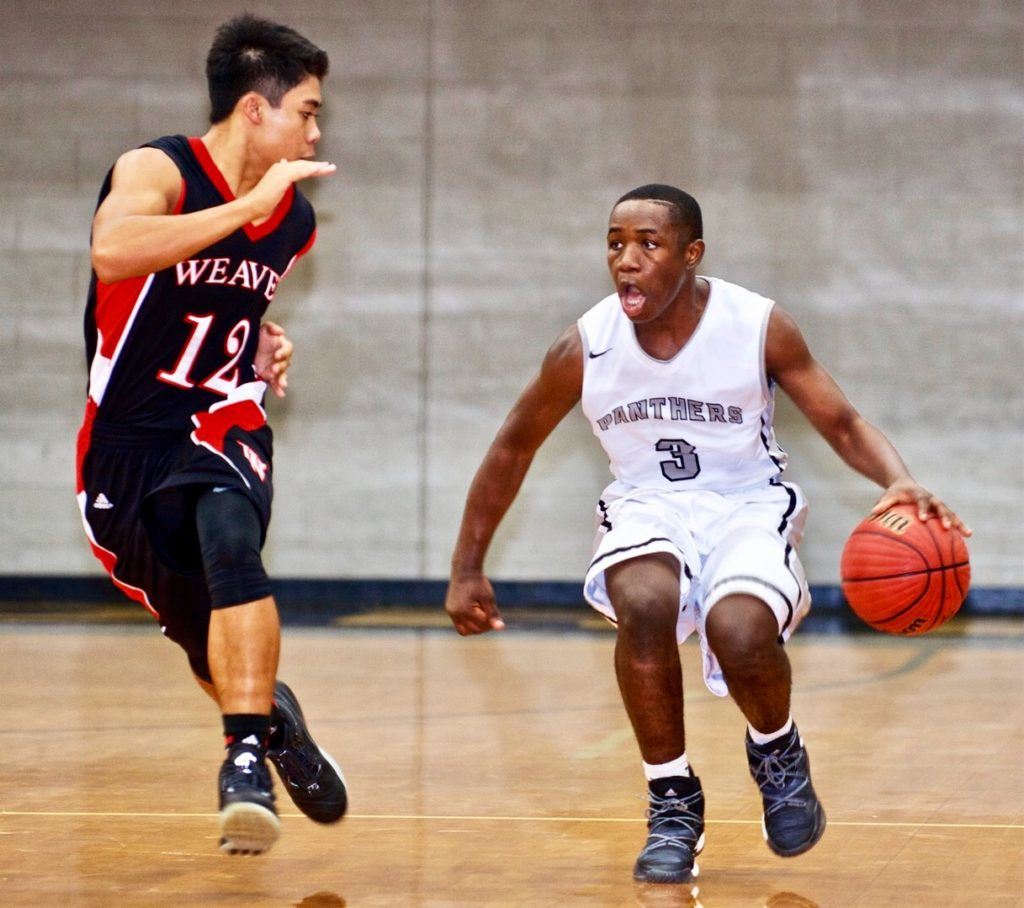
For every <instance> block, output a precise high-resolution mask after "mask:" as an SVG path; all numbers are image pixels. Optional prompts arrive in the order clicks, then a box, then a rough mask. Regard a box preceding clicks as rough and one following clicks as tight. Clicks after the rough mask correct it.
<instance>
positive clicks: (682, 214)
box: [613, 183, 704, 243]
mask: <svg viewBox="0 0 1024 908" xmlns="http://www.w3.org/2000/svg"><path fill="white" fill-rule="evenodd" d="M630 199H644V200H647V201H652V202H665V203H666V204H667V205H668V206H669V209H670V211H671V212H672V214H671V219H672V223H673V224H675V225H676V226H677V227H679V228H680V231H681V232H682V234H683V236H684V240H683V242H684V243H692V242H693V241H694V240H700V239H703V238H704V218H703V216H702V215H701V213H700V205H698V204H697V200H696V199H695V198H694V197H693V196H692V195H690V194H689V193H688V192H683V190H682V189H676V187H675V186H667V185H665V184H664V183H648V184H647V185H645V186H637V188H636V189H631V190H630V191H629V192H627V193H626V194H625V195H624V196H622V197H621V198H620V199H619V200H618V202H616V203H615V204H616V205H618V204H619V203H620V202H627V201H629V200H630ZM613 207H614V206H613Z"/></svg>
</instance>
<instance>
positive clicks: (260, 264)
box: [85, 136, 316, 430]
mask: <svg viewBox="0 0 1024 908" xmlns="http://www.w3.org/2000/svg"><path fill="white" fill-rule="evenodd" d="M145 147H151V148H159V149H160V150H161V151H163V152H164V153H165V154H166V155H167V156H168V157H169V158H170V159H171V160H172V161H173V162H174V163H175V165H176V166H177V168H178V170H179V171H180V172H181V195H180V196H179V198H178V203H177V205H176V207H175V211H174V213H175V214H187V213H189V212H192V211H200V210H202V209H204V208H212V207H214V206H216V205H222V204H224V203H225V202H229V201H231V200H233V199H234V194H233V193H232V192H231V189H230V188H229V187H228V185H227V182H226V181H225V179H224V176H223V175H222V174H221V172H220V170H219V169H218V168H217V165H216V164H215V163H214V161H213V158H211V157H210V154H209V152H208V151H207V149H206V146H205V145H204V144H203V142H202V140H201V139H198V138H186V137H185V136H164V137H163V138H160V139H156V140H155V141H153V142H149V143H147V145H146V146H145ZM112 174H113V169H111V172H110V173H108V174H107V178H106V180H105V182H104V184H103V188H102V189H101V190H100V196H99V201H98V202H97V208H98V207H99V205H100V204H102V202H103V200H104V199H105V198H106V197H107V195H108V193H109V192H110V184H111V177H112ZM315 237H316V219H315V217H314V215H313V208H312V206H311V205H310V204H309V201H308V200H307V199H306V198H305V197H304V196H303V195H302V193H301V192H300V191H299V190H298V189H297V188H296V187H295V186H292V187H291V188H289V190H288V192H287V193H285V195H284V197H283V198H282V199H281V201H280V203H279V204H278V206H277V208H276V209H275V210H274V213H273V214H272V215H271V217H270V218H269V219H268V220H267V221H265V222H264V223H262V224H260V225H259V226H253V225H252V224H246V225H245V226H244V227H243V228H242V229H240V230H236V231H235V232H234V233H232V234H230V235H229V236H226V237H224V238H223V239H222V240H219V241H218V242H216V243H214V244H213V245H211V246H208V247H207V248H205V249H203V250H201V251H200V252H196V253H195V254H193V255H192V256H191V257H190V258H188V259H187V260H186V261H184V262H179V263H178V264H176V265H172V266H171V267H170V268H165V269H163V270H162V271H158V272H155V273H153V274H148V275H143V276H140V277H134V278H128V279H126V280H123V281H118V282H116V283H114V284H105V283H103V282H102V281H100V280H99V279H98V278H97V277H96V273H95V272H93V275H92V280H91V282H90V284H89V298H88V303H87V305H86V311H85V343H86V355H87V360H88V366H89V398H90V400H91V405H92V406H95V407H96V408H97V410H96V417H97V418H98V419H100V420H102V421H104V422H107V423H114V424H120V425H125V426H132V427H135V428H139V429H147V428H152V429H155V430H166V429H182V430H190V429H191V428H192V423H191V421H190V417H191V416H192V414H193V413H196V412H198V411H201V410H208V409H209V408H210V406H212V405H213V404H215V403H217V402H218V401H220V400H223V399H224V397H226V396H227V394H228V393H229V392H230V391H232V390H233V389H234V388H235V387H237V386H238V385H239V384H243V383H245V382H249V381H252V380H253V379H254V378H255V373H254V369H253V361H254V357H255V355H256V348H257V345H258V341H259V327H260V320H261V318H262V316H263V313H264V312H265V311H266V308H267V306H268V305H269V304H270V301H271V299H273V296H274V292H275V290H276V289H277V285H278V283H279V282H280V281H281V279H282V278H283V277H284V276H285V274H287V273H288V270H289V269H290V268H291V267H292V266H293V265H294V264H295V262H296V260H297V259H298V258H299V257H300V256H301V255H303V254H304V253H305V252H307V251H308V250H309V249H310V247H311V246H312V245H313V242H314V239H315Z"/></svg>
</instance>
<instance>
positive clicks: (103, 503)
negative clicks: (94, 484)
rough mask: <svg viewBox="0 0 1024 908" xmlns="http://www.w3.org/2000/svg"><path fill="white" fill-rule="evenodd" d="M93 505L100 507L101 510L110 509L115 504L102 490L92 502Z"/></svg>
mask: <svg viewBox="0 0 1024 908" xmlns="http://www.w3.org/2000/svg"><path fill="white" fill-rule="evenodd" d="M92 506H93V507H94V508H98V509H99V510H101V511H109V510H110V509H111V508H112V507H113V505H112V504H111V503H110V499H109V498H107V496H106V495H104V494H103V493H102V492H100V494H99V495H97V496H96V498H95V500H94V501H93V503H92Z"/></svg>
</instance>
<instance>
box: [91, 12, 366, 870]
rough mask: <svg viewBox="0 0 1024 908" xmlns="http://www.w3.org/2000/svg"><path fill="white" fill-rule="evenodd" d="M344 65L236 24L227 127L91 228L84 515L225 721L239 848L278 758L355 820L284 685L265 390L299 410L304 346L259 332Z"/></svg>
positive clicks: (214, 91)
mask: <svg viewBox="0 0 1024 908" xmlns="http://www.w3.org/2000/svg"><path fill="white" fill-rule="evenodd" d="M327 69H328V60H327V55H326V54H325V53H324V52H323V51H322V50H320V49H319V48H318V47H316V46H315V45H313V44H312V43H310V42H309V41H308V40H306V39H305V38H304V37H302V36H301V35H299V34H297V33H296V32H294V31H292V30H291V29H289V28H286V27H284V26H281V25H277V24H275V23H272V22H267V21H265V20H261V19H256V18H254V17H251V16H242V17H239V18H236V19H233V20H231V21H230V22H228V23H226V24H224V25H223V26H221V28H220V29H219V30H218V32H217V35H216V38H215V40H214V43H213V45H212V47H211V49H210V52H209V56H208V58H207V79H208V83H209V91H210V101H211V107H212V110H211V115H210V121H211V124H212V125H211V127H210V129H209V130H208V131H207V133H206V134H205V135H204V136H202V137H201V138H186V137H184V136H165V137H163V138H160V139H156V140H155V141H153V142H149V143H147V144H146V145H144V146H143V147H141V148H137V149H135V150H133V151H129V152H127V153H126V154H124V155H122V156H121V158H120V159H119V160H118V161H117V163H116V164H115V165H114V167H113V168H112V170H111V171H110V173H109V174H108V176H107V179H106V181H105V183H104V185H103V188H102V189H101V191H100V197H99V203H98V206H97V210H96V215H95V219H94V221H93V230H92V247H91V251H92V264H93V275H92V281H91V284H90V288H89V300H88V305H87V308H86V315H85V337H86V352H87V357H88V367H89V391H88V400H87V404H86V412H85V420H84V422H83V425H82V428H81V430H80V432H79V436H78V456H77V463H78V482H77V493H78V502H79V506H80V508H81V512H82V519H83V523H84V525H85V530H86V534H87V535H88V537H89V542H90V544H91V545H92V549H93V552H94V553H95V554H96V556H97V558H98V559H99V560H100V561H101V562H102V563H103V566H104V567H105V568H106V569H107V571H108V572H109V573H110V576H111V578H112V579H113V581H114V583H115V584H116V585H117V586H118V587H119V588H120V589H121V590H122V591H123V592H125V593H126V594H127V595H128V596H129V597H131V598H132V599H135V600H137V601H138V602H140V603H141V604H142V605H144V606H145V607H146V608H147V609H149V610H150V612H152V613H153V615H154V616H155V617H156V618H157V620H158V621H159V622H160V625H161V628H162V630H163V632H164V633H165V634H166V635H167V636H168V637H170V639H172V640H174V641H175V642H176V643H178V644H179V645H180V646H181V647H182V648H184V650H185V652H186V654H187V655H188V660H189V664H190V666H191V669H192V672H193V674H194V675H195V677H196V680H197V681H198V682H199V684H200V685H201V686H202V687H203V689H204V690H205V691H206V692H207V693H209V694H210V695H211V696H212V697H213V698H214V699H215V700H216V701H217V703H218V705H219V707H220V709H221V712H222V714H223V722H224V734H225V740H226V745H227V758H226V760H225V762H224V764H223V766H222V768H221V773H220V825H221V832H222V836H223V838H222V841H221V848H222V850H223V851H225V852H228V853H241V852H248V853H255V852H261V851H264V850H265V849H266V848H268V847H269V846H270V845H271V844H273V842H274V840H275V839H276V838H277V835H278V831H279V826H280V824H279V822H278V818H277V812H276V809H275V806H274V795H273V789H272V783H271V777H270V773H269V771H268V769H267V766H266V762H265V761H266V758H268V757H269V759H270V760H271V762H273V763H274V765H275V767H276V768H277V770H278V774H279V775H280V777H281V780H282V783H283V784H284V786H285V788H286V789H287V791H288V793H289V794H290V795H291V797H292V799H293V800H294V801H295V803H296V805H297V806H298V807H299V808H300V809H301V810H302V811H303V812H304V813H305V814H306V815H307V816H309V817H311V818H312V819H314V820H316V821H318V822H322V823H330V822H334V821H336V820H339V819H340V818H341V817H342V815H343V814H344V812H345V809H346V806H347V793H346V789H345V783H344V780H343V778H342V776H341V773H340V770H339V769H338V767H337V765H336V764H335V763H334V761H333V760H332V759H331V757H330V756H329V755H328V754H327V753H325V752H324V751H322V750H321V749H320V748H318V747H317V746H316V744H315V743H314V742H313V740H312V738H311V737H310V735H309V732H308V730H307V728H306V726H305V722H304V720H303V717H302V712H301V709H300V708H299V705H298V702H297V701H296V699H295V697H294V694H293V693H292V692H291V690H290V689H289V688H288V687H287V686H286V685H284V684H283V683H281V682H278V681H277V680H276V675H277V664H278V653H279V648H280V624H279V621H278V615H277V608H276V605H275V603H274V599H273V597H272V596H271V590H270V585H269V582H268V579H267V575H266V571H265V570H264V568H263V563H262V560H261V555H260V552H261V549H262V547H263V543H264V540H265V538H266V533H267V526H268V523H269V520H270V506H271V500H272V497H273V487H272V475H273V473H272V462H273V447H272V436H271V431H270V428H269V427H268V426H267V421H266V413H265V411H264V409H263V398H264V394H265V392H266V390H267V388H268V387H269V388H270V389H272V390H273V392H274V393H275V394H277V395H278V396H282V397H283V396H284V393H285V388H286V386H287V370H288V365H289V362H290V359H291V354H292V344H291V342H290V341H289V340H288V339H287V337H285V335H284V332H283V330H282V329H281V328H280V327H279V326H277V325H275V324H273V323H272V322H264V321H262V319H263V315H264V312H265V311H266V309H267V306H268V304H269V303H270V301H271V300H272V299H273V296H274V292H275V290H276V289H277V286H278V283H279V282H280V281H281V279H282V278H283V277H284V276H285V275H286V274H287V273H288V271H289V270H290V269H291V268H292V267H293V266H294V265H295V263H296V262H297V261H298V259H299V258H301V257H302V255H304V254H305V253H306V252H308V251H309V249H310V248H311V247H312V245H313V242H314V239H315V237H316V221H315V217H314V214H313V209H312V206H311V205H310V204H309V202H308V201H307V200H306V199H305V197H304V196H303V195H302V193H301V192H300V191H299V189H298V187H297V186H296V185H295V184H296V183H297V182H298V181H299V180H303V179H307V178H312V177H320V176H324V175H327V174H330V173H332V172H333V171H334V169H335V168H334V166H333V165H331V164H326V163H322V162H319V161H315V160H312V158H313V156H314V151H315V148H316V143H317V142H318V141H319V138H320V131H319V129H318V126H317V113H318V111H319V109H320V105H321V94H320V84H321V80H322V79H323V78H324V76H325V75H326V73H327Z"/></svg>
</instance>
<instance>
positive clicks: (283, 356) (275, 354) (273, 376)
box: [255, 322, 295, 397]
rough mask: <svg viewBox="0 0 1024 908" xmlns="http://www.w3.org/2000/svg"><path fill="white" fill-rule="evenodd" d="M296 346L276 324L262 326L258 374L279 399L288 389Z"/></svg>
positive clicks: (256, 362)
mask: <svg viewBox="0 0 1024 908" xmlns="http://www.w3.org/2000/svg"><path fill="white" fill-rule="evenodd" d="M294 350H295V345H294V344H293V343H292V342H291V341H290V340H288V338H287V337H286V336H285V333H284V328H282V327H281V326H280V325H278V324H276V323H275V322H263V324H262V325H260V342H259V346H258V347H257V348H256V360H255V366H256V374H257V375H258V376H259V377H260V378H261V379H263V381H265V382H266V383H267V385H268V386H269V387H270V390H271V391H273V392H274V394H276V395H277V396H278V397H284V395H285V391H286V390H287V388H288V367H289V366H291V364H292V353H293V352H294Z"/></svg>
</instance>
